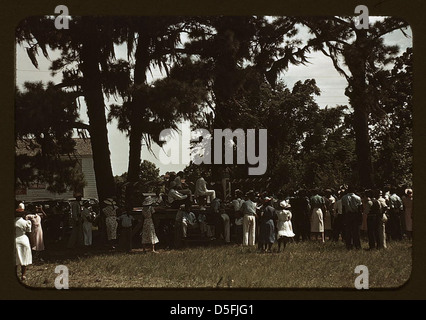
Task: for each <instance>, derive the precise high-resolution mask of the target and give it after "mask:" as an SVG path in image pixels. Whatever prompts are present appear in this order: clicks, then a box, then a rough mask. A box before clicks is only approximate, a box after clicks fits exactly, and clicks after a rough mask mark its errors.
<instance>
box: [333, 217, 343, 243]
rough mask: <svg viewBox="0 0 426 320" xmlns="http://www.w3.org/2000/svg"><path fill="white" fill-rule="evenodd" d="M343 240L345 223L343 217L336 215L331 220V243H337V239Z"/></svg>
mask: <svg viewBox="0 0 426 320" xmlns="http://www.w3.org/2000/svg"><path fill="white" fill-rule="evenodd" d="M340 236H342V240H345V221H344V219H343V215H341V214H338V215H336V216H335V217H334V220H333V241H339V237H340Z"/></svg>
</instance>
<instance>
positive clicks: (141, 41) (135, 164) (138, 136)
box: [126, 28, 150, 205]
mask: <svg viewBox="0 0 426 320" xmlns="http://www.w3.org/2000/svg"><path fill="white" fill-rule="evenodd" d="M144 31H146V30H144V28H142V30H141V32H139V38H138V44H137V47H136V52H135V61H136V62H135V73H134V79H135V83H134V84H135V87H136V88H138V87H139V88H140V87H141V86H144V85H146V71H147V70H148V67H149V63H150V56H149V46H150V37H149V36H147V35H146V33H145V32H144ZM143 106H144V101H143V100H142V98H141V96H140V94H135V95H134V96H133V101H132V104H131V111H130V113H131V116H130V119H129V120H130V135H129V166H128V171H127V173H128V176H127V181H128V182H129V185H128V187H127V189H126V204H128V205H133V204H132V198H133V193H134V183H135V182H137V181H138V180H139V175H140V163H141V151H142V134H143V109H144V107H143Z"/></svg>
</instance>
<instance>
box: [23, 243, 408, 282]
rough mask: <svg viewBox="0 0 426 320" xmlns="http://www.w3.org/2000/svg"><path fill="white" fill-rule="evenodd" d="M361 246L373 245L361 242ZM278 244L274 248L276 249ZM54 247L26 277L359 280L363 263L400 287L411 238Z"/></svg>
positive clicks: (372, 278) (377, 277) (376, 277)
mask: <svg viewBox="0 0 426 320" xmlns="http://www.w3.org/2000/svg"><path fill="white" fill-rule="evenodd" d="M363 247H367V244H366V243H363ZM276 248H277V247H276V245H274V250H276ZM70 253H71V254H72V256H71V254H69V255H67V253H66V252H65V253H64V252H62V253H61V254H57V255H55V253H50V254H49V256H48V258H47V259H46V261H45V262H36V263H34V264H33V265H31V266H29V268H28V272H27V280H25V285H27V286H30V287H34V288H54V281H55V278H56V277H57V276H58V274H56V273H55V267H56V266H57V265H60V264H61V265H65V266H67V267H68V270H69V287H70V288H231V287H232V288H354V281H355V279H356V277H357V276H358V275H359V274H356V273H355V267H356V266H357V265H365V266H367V267H368V271H369V288H397V287H399V286H402V285H403V284H404V283H405V282H406V281H407V280H408V279H409V277H410V273H411V265H412V255H411V243H409V242H408V241H402V242H391V243H389V244H388V249H386V250H374V251H365V250H351V251H347V250H346V249H345V248H344V245H343V244H342V243H341V242H339V243H332V242H326V243H325V244H321V243H317V242H314V241H311V242H305V243H290V244H289V245H288V246H287V248H286V249H285V250H284V251H283V252H280V253H277V252H272V253H259V252H258V251H257V249H256V248H254V247H250V248H248V247H241V246H238V245H221V246H213V245H212V246H205V247H189V248H185V249H181V250H160V253H158V254H154V253H143V252H142V251H140V250H136V251H135V252H132V253H130V254H129V253H122V252H106V251H93V252H86V253H84V252H70Z"/></svg>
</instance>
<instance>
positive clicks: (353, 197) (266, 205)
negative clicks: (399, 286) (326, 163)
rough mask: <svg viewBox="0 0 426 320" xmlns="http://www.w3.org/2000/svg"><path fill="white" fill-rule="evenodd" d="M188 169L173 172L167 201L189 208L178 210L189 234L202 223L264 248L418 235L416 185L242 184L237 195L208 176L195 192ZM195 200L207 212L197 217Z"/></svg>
mask: <svg viewBox="0 0 426 320" xmlns="http://www.w3.org/2000/svg"><path fill="white" fill-rule="evenodd" d="M182 175H183V173H182V172H180V173H178V174H177V175H171V176H170V184H169V186H170V188H169V189H168V191H167V198H166V199H167V200H166V201H164V202H165V203H166V205H168V206H171V207H173V208H181V207H183V208H184V209H179V214H178V215H177V216H176V222H177V223H178V224H177V225H178V226H180V225H181V226H182V228H181V227H178V228H179V231H181V234H182V236H183V237H184V238H185V237H186V235H187V230H188V228H194V227H198V228H200V229H201V230H202V232H203V233H204V234H206V236H212V235H213V236H216V237H220V238H222V239H223V240H224V241H225V242H226V243H229V242H230V239H231V235H233V236H234V239H235V241H236V242H238V243H239V242H241V244H242V245H243V246H253V245H255V244H256V243H257V244H258V247H259V249H261V250H263V251H271V247H272V245H273V244H274V243H277V244H278V250H279V251H280V250H281V248H285V246H286V244H287V243H288V242H289V241H291V240H292V241H295V242H298V241H304V240H318V241H321V242H325V241H326V239H328V240H331V241H335V242H336V241H339V240H341V241H343V242H344V244H345V246H346V248H347V249H352V248H355V249H360V248H361V238H362V237H365V239H366V240H367V241H368V248H366V249H368V250H372V249H381V248H386V242H387V241H390V240H395V241H398V240H402V239H403V238H404V237H406V238H407V239H411V237H412V213H413V190H412V189H410V188H406V189H404V190H400V188H395V187H392V186H387V187H384V188H383V189H382V190H379V189H374V190H373V189H367V190H355V189H354V188H353V187H352V186H346V185H343V186H340V187H339V188H337V189H336V190H334V189H323V190H321V189H310V190H305V189H300V190H298V191H296V192H294V193H292V194H288V195H283V194H279V195H276V194H274V193H272V192H267V191H264V192H256V191H254V190H249V191H247V192H245V193H244V192H242V191H241V190H239V189H237V190H235V191H234V193H233V197H232V199H231V198H230V197H227V196H226V194H225V193H224V192H222V187H223V186H222V185H220V186H218V188H214V187H211V188H208V184H207V182H206V180H205V179H204V177H203V176H200V177H199V178H198V180H197V181H196V182H195V190H194V191H195V192H192V190H191V189H190V188H189V186H188V185H182V184H179V183H178V182H179V181H181V180H182ZM183 190H184V191H183ZM193 203H196V204H198V205H199V207H200V210H206V214H204V213H201V214H199V215H198V217H196V216H195V215H194V214H193V213H191V205H192V204H193ZM206 204H209V205H208V206H207V207H206ZM209 221H210V223H208V222H209ZM211 226H213V229H214V231H213V232H212V231H211ZM180 229H182V230H180Z"/></svg>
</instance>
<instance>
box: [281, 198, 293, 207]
mask: <svg viewBox="0 0 426 320" xmlns="http://www.w3.org/2000/svg"><path fill="white" fill-rule="evenodd" d="M280 207H281V208H283V209H288V208H291V205H290V203H289V202H288V201H287V200H284V201H281V202H280Z"/></svg>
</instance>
